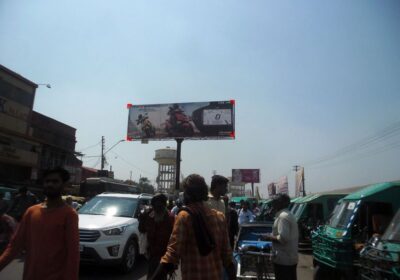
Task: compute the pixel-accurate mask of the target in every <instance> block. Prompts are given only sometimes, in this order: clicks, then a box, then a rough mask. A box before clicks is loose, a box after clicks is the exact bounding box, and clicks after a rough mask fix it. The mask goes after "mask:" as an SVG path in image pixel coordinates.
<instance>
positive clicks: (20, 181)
mask: <svg viewBox="0 0 400 280" xmlns="http://www.w3.org/2000/svg"><path fill="white" fill-rule="evenodd" d="M37 87H38V85H37V84H35V83H33V82H31V81H29V80H28V79H26V78H24V77H22V76H20V75H19V74H17V73H15V72H13V71H12V70H10V69H8V68H6V67H4V66H2V65H0V185H7V186H15V187H18V186H21V185H27V186H35V185H36V184H37V183H38V179H39V178H40V176H41V174H42V173H43V171H44V170H46V169H49V168H53V167H55V166H62V167H64V168H66V169H67V170H68V171H69V172H70V173H71V182H72V184H76V183H78V184H79V183H80V173H81V166H82V162H81V161H80V160H78V159H77V158H76V156H75V143H76V138H75V133H76V129H75V128H73V127H70V126H68V125H66V124H63V123H61V122H59V121H57V120H54V119H52V118H49V117H47V116H44V115H42V114H40V113H38V112H35V111H33V105H34V100H35V92H36V88H37Z"/></svg>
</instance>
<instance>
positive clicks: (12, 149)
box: [0, 65, 41, 185]
mask: <svg viewBox="0 0 400 280" xmlns="http://www.w3.org/2000/svg"><path fill="white" fill-rule="evenodd" d="M36 88H37V85H36V84H35V83H33V82H31V81H29V80H27V79H25V78H24V77H22V76H20V75H18V74H17V73H15V72H13V71H11V70H9V69H7V68H6V67H4V66H2V65H0V182H1V183H3V184H10V185H12V184H16V183H18V184H21V183H23V184H30V183H31V182H32V180H35V179H36V175H37V172H38V168H39V155H40V152H41V146H40V144H39V143H38V142H37V141H35V140H34V139H33V137H32V135H31V130H30V118H31V114H32V108H33V104H34V100H35V91H36Z"/></svg>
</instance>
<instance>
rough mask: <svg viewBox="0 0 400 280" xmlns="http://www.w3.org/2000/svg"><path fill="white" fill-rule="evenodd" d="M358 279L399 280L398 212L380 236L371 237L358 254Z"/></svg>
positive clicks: (399, 235)
mask: <svg viewBox="0 0 400 280" xmlns="http://www.w3.org/2000/svg"><path fill="white" fill-rule="evenodd" d="M360 265H361V268H360V278H361V279H363V280H367V279H391V280H394V279H397V280H399V279H400V210H397V214H396V215H395V216H394V218H393V219H392V221H391V223H390V225H389V226H388V228H387V229H386V231H385V233H384V234H383V235H382V236H375V237H373V238H372V239H371V240H370V241H369V242H368V243H367V245H366V246H365V248H364V249H362V250H361V253H360Z"/></svg>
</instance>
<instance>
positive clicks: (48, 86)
mask: <svg viewBox="0 0 400 280" xmlns="http://www.w3.org/2000/svg"><path fill="white" fill-rule="evenodd" d="M37 85H38V86H46V87H47V88H51V85H50V84H37Z"/></svg>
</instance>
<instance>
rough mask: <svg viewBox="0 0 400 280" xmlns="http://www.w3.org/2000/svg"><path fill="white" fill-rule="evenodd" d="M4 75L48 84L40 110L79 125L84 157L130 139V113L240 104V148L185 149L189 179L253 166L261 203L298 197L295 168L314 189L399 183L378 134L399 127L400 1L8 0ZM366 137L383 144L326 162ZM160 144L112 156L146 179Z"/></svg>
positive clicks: (188, 145)
mask: <svg viewBox="0 0 400 280" xmlns="http://www.w3.org/2000/svg"><path fill="white" fill-rule="evenodd" d="M0 64H3V65H4V66H6V67H8V68H10V69H12V70H14V71H16V72H17V73H19V74H21V75H23V76H24V77H26V78H28V79H30V80H32V81H34V82H36V83H50V84H51V85H52V89H47V88H45V87H39V88H38V90H37V91H36V99H35V105H34V109H35V110H36V111H38V112H41V113H43V114H45V115H48V116H50V117H52V118H55V119H57V120H59V121H62V122H64V123H66V124H68V125H71V126H73V127H75V128H76V129H77V145H76V147H77V148H76V149H77V150H78V151H80V150H82V149H84V148H86V147H89V146H93V145H95V144H97V143H99V141H100V139H101V136H102V135H104V136H105V137H106V146H107V147H111V146H112V145H113V144H114V143H116V142H117V141H118V140H120V139H125V137H126V130H127V119H128V110H127V109H126V104H127V103H133V104H148V103H170V102H191V101H213V100H230V99H235V100H236V139H235V140H233V141H184V142H183V145H182V160H183V161H182V171H183V174H184V175H188V174H190V173H193V172H196V173H199V174H201V175H203V176H205V177H206V178H207V179H208V180H209V178H210V176H211V175H212V171H213V170H216V171H217V173H219V174H223V175H230V173H231V169H232V168H260V169H261V179H262V182H261V184H260V186H261V190H262V192H263V193H265V192H266V190H265V189H266V185H267V184H268V183H269V182H271V181H276V180H278V179H279V178H280V177H281V176H285V175H287V176H289V184H290V186H289V187H290V189H291V192H293V188H294V185H293V179H294V172H293V171H291V169H292V166H293V165H295V164H299V165H305V173H306V188H307V189H308V190H309V191H312V192H316V191H319V190H326V189H329V188H341V187H347V186H352V185H358V184H365V183H370V182H377V181H385V180H393V179H400V174H399V170H400V169H399V164H400V135H399V134H400V131H398V130H394V132H393V134H389V135H387V134H383V132H381V130H382V129H385V128H386V127H388V126H390V125H396V124H397V125H398V122H399V121H400V113H399V108H400V1H397V0H394V1H385V0H384V1H377V0H375V1H372V0H371V1H368V0H360V1H339V0H335V1H321V0H316V1H309V0H307V1H305V0H304V1H266V0H263V1H255V0H246V1H245V0H242V1H233V0H229V1H222V0H221V1H215V0H213V1H206V0H201V1H188V0H182V1H174V0H170V1H133V0H124V1H101V0H91V1H89V0H87V1H81V0H79V1H78V0H68V1H64V0H57V1H51V0H46V1H45V0H43V1H38V0H37V1H31V0H19V1H15V0H2V1H0ZM394 128H395V129H397V126H394ZM374 133H377V134H376V135H377V136H385V135H386V136H387V137H380V138H379V137H377V138H375V139H376V141H374V142H372V141H371V142H366V144H365V145H364V146H363V147H364V149H363V150H357V149H356V148H355V147H356V146H350V147H349V148H348V149H345V150H343V151H342V153H341V155H342V156H341V157H330V155H337V153H336V151H338V150H340V149H342V148H343V147H347V146H349V145H351V144H353V143H356V142H358V141H359V140H361V139H370V138H367V137H368V136H370V135H373V134H374ZM398 133H399V134H398ZM389 136H392V137H390V138H389ZM372 140H374V139H372ZM166 146H171V147H175V142H173V141H170V142H150V143H149V144H147V145H144V144H141V143H139V142H123V143H120V144H119V145H118V146H116V147H115V148H114V149H113V150H112V152H109V153H108V154H107V159H108V162H109V163H110V164H111V165H112V167H113V170H115V173H116V177H118V178H120V179H127V178H129V173H130V171H132V172H133V178H134V179H136V180H138V178H139V176H140V175H141V176H146V177H149V178H150V179H151V180H154V179H155V177H156V173H157V164H156V162H154V161H153V157H154V150H155V149H158V148H162V147H166ZM83 152H84V153H85V154H86V155H89V156H90V155H98V154H99V153H100V145H97V146H95V147H92V148H89V149H86V150H84V151H83ZM325 156H328V157H327V159H330V158H332V160H327V161H322V162H319V163H318V164H314V165H312V164H310V163H312V162H315V160H318V159H320V158H323V159H324V157H325ZM96 163H97V165H96ZM84 165H86V166H89V167H94V166H96V167H99V166H100V165H99V161H98V158H86V159H85V158H84Z"/></svg>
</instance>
